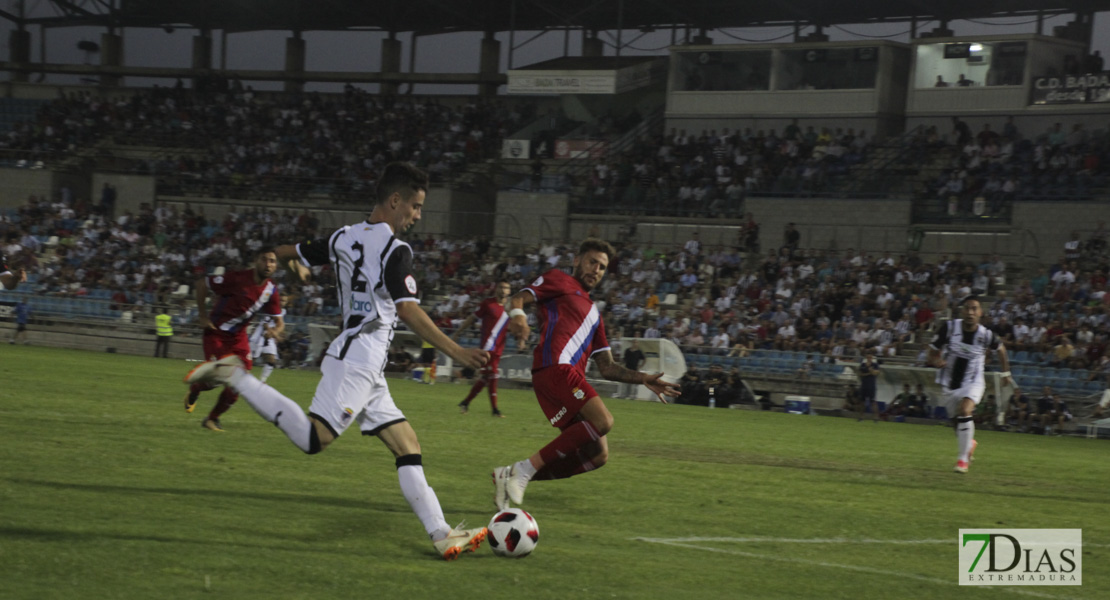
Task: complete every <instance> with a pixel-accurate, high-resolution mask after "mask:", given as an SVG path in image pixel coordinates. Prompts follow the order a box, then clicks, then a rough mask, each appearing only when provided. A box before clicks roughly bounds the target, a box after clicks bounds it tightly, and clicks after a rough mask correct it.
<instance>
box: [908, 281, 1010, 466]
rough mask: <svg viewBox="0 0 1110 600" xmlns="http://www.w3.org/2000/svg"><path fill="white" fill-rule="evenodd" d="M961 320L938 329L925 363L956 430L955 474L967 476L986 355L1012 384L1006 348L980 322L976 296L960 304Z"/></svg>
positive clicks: (983, 378)
mask: <svg viewBox="0 0 1110 600" xmlns="http://www.w3.org/2000/svg"><path fill="white" fill-rule="evenodd" d="M960 308H961V310H962V311H963V318H962V319H955V320H953V321H946V322H944V323H942V324H941V325H940V327H939V328H938V329H937V333H936V336H935V337H934V338H933V342H932V343H931V344H930V345H929V358H928V364H929V366H931V367H936V368H937V380H936V381H937V383H939V384H940V385H941V387H942V388H943V390H944V401H945V402H946V404H947V407H946V408H947V409H948V411H949V412H950V413H951V414H952V417H953V423H954V424H955V427H956V440H957V442H958V445H959V455H958V456H957V458H956V467H955V469H954V470H955V471H956V472H957V473H967V469H968V464H969V463H970V462H971V456H972V454H974V452H975V447H976V446H978V445H979V444H978V442H976V441H975V421H974V420H973V417H972V415H973V414H974V413H975V406H976V405H978V404H979V401H980V400H982V399H983V392H984V391H986V387H987V386H986V377H985V376H984V371H985V369H986V363H987V354H988V353H989V352H990V351H994V352H996V353H997V354H998V362H999V364H1000V365H1001V366H1002V372H1001V373H999V374H1000V375H1001V376H1002V385H1012V382H1011V380H1010V358H1009V356H1008V355H1007V354H1006V346H1004V345H1003V344H1002V340H1000V339H999V338H998V336H996V335H995V334H994V332H992V331H991V330H990V329H987V328H986V327H984V326H983V325H981V324H980V323H979V319H980V318H981V317H982V316H983V307H982V306H981V305H980V304H979V298H978V296H974V295H972V296H968V297H966V298H964V299H963V300H962V301H960Z"/></svg>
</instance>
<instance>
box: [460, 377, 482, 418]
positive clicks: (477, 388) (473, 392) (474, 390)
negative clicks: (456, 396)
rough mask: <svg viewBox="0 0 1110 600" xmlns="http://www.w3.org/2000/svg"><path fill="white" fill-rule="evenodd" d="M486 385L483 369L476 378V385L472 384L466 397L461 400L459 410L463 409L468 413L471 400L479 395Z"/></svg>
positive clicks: (463, 411)
mask: <svg viewBox="0 0 1110 600" xmlns="http://www.w3.org/2000/svg"><path fill="white" fill-rule="evenodd" d="M484 387H486V375H485V372H484V371H483V372H482V373H480V374H479V375H478V377H476V378H475V380H474V385H472V386H470V392H469V393H468V394H467V395H466V398H463V401H462V402H459V410H460V411H462V413H463V414H466V412H467V410H469V408H470V401H471V400H473V399H474V398H476V397H478V393H479V392H481V391H482V388H484Z"/></svg>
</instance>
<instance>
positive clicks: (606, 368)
mask: <svg viewBox="0 0 1110 600" xmlns="http://www.w3.org/2000/svg"><path fill="white" fill-rule="evenodd" d="M593 358H594V363H595V364H596V365H597V370H598V371H600V372H601V376H602V377H604V378H606V379H608V380H609V381H619V382H621V383H643V382H644V378H645V377H646V374H644V373H641V372H639V371H633V370H632V369H629V368H627V367H625V366H623V365H619V364H617V363H616V362H615V361H614V360H613V353H612V352H610V351H608V350H602V351H601V352H598V353H597V354H595V355H594V356H593Z"/></svg>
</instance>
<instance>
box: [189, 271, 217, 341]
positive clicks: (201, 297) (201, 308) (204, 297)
mask: <svg viewBox="0 0 1110 600" xmlns="http://www.w3.org/2000/svg"><path fill="white" fill-rule="evenodd" d="M193 297H194V298H195V299H196V301H197V325H200V328H201V329H215V328H216V326H215V325H213V324H212V320H211V319H209V318H208V278H207V277H200V278H198V279H197V281H196V283H195V284H193Z"/></svg>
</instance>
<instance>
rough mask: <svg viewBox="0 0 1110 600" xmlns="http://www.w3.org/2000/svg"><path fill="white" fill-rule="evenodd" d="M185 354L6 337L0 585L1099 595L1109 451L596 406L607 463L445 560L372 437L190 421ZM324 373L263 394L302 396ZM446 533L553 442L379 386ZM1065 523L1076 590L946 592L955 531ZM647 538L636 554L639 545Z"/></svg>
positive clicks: (403, 384)
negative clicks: (516, 534)
mask: <svg viewBox="0 0 1110 600" xmlns="http://www.w3.org/2000/svg"><path fill="white" fill-rule="evenodd" d="M189 366H190V365H189V364H188V363H185V362H182V361H171V360H155V359H149V358H142V357H132V356H118V355H109V354H94V353H86V352H77V351H68V350H57V349H47V348H37V347H23V346H9V345H7V344H3V345H0V465H3V471H2V473H0V597H2V598H5V599H36V600H39V599H44V598H79V599H101V598H141V599H147V598H235V599H244V598H266V599H274V598H431V599H444V600H445V599H449V598H450V599H456V598H506V599H518V598H557V599H566V598H591V599H592V598H624V599H639V598H667V599H685V598H691V599H703V598H712V599H720V598H783V599H797V598H815V599H816V598H820V599H832V598H844V599H852V600H856V599H859V598H882V599H891V598H945V599H947V598H956V597H960V598H964V597H966V598H1018V597H1024V596H1027V595H1029V594H1033V597H1046V598H1105V597H1107V594H1108V593H1110V575H1107V570H1106V566H1107V564H1108V562H1107V559H1108V558H1110V550H1108V546H1110V502H1108V500H1110V495H1108V491H1110V467H1108V461H1107V456H1108V453H1110V445H1108V444H1107V442H1106V441H1099V440H1087V439H1078V438H1069V437H1063V438H1047V437H1041V436H1032V435H1017V434H1009V433H996V432H980V433H979V434H978V439H979V440H980V447H979V450H978V456H977V458H978V460H977V461H976V462H975V463H974V464H973V466H972V470H971V473H970V474H968V475H966V476H961V475H957V474H955V473H952V472H951V468H952V465H953V464H954V462H955V457H954V452H955V445H956V444H955V440H954V436H953V434H952V431H951V429H948V428H946V427H940V426H931V427H930V426H914V425H905V424H895V423H878V424H873V423H870V422H863V423H857V422H856V421H855V420H854V419H835V418H824V417H807V416H796V415H786V414H770V413H758V412H750V411H732V410H723V409H716V410H709V409H705V408H697V407H687V406H663V405H659V404H648V403H638V402H630V401H623V400H609V401H608V405H609V407H610V409H611V410H612V412H613V414H614V416H615V419H616V425H615V428H614V430H613V432H612V433H611V434H610V436H609V437H610V451H611V459H610V463H609V464H608V465H607V466H605V468H603V469H601V470H600V471H598V472H596V473H589V474H586V475H583V476H580V477H575V478H572V479H569V480H563V481H557V482H537V483H535V484H533V485H532V486H530V487H529V489H528V496H527V497H526V498H525V504H524V508H525V509H526V510H528V511H529V512H531V513H532V514H533V515H535V517H536V519H537V521H538V522H539V525H540V534H541V535H540V543H539V547H538V548H537V549H536V552H535V553H534V554H533V555H532V556H530V557H528V558H525V559H523V560H508V559H502V558H498V557H496V556H494V555H493V553H492V552H490V551H489V550H488V547H486V546H483V548H482V549H481V550H480V551H479V552H477V553H474V554H467V555H464V556H463V557H462V558H461V559H460V560H458V561H455V562H452V563H446V562H443V561H441V560H439V559H438V557H437V556H436V555H435V554H434V553H433V551H432V546H431V543H430V542H428V540H427V538H426V536H425V534H424V530H423V528H422V527H421V525H420V522H419V521H418V520H417V519H416V517H415V516H414V515H413V514H412V513H411V511H410V510H409V507H408V504H407V503H406V502H405V500H404V498H403V497H402V496H401V493H400V490H399V488H398V486H397V478H396V473H395V469H394V466H393V460H392V458H391V457H390V456H389V453H388V451H387V450H386V449H385V447H384V446H382V445H381V443H380V442H378V441H377V440H376V439H370V438H365V437H361V436H358V435H353V434H348V435H345V436H343V437H342V438H341V439H339V440H337V441H336V442H335V443H334V444H333V445H332V446H331V447H330V448H329V449H328V450H326V451H325V452H323V453H322V454H320V455H318V456H306V455H304V454H302V453H301V452H300V451H298V450H297V449H296V448H295V447H294V446H293V445H292V444H291V443H289V441H288V440H286V439H285V437H284V436H283V435H282V434H281V433H280V432H279V431H277V430H276V429H275V428H274V427H273V426H272V425H270V424H269V423H266V422H264V421H263V420H262V419H261V418H259V417H258V416H257V415H256V414H255V413H254V411H252V410H251V409H250V407H249V406H248V405H247V404H246V402H245V401H240V402H239V403H238V404H237V405H236V406H235V407H234V408H233V409H232V410H231V412H229V413H228V414H227V415H226V416H225V417H224V419H223V423H224V427H225V429H226V431H225V432H224V433H222V434H221V433H214V432H209V431H206V430H204V429H202V428H201V427H200V426H199V424H200V421H201V419H202V418H203V416H204V414H205V413H206V411H207V410H208V409H209V408H210V407H211V406H212V404H213V402H214V401H215V395H216V394H215V392H210V393H208V394H205V395H203V396H202V397H201V400H200V402H199V404H198V409H197V412H195V413H194V414H192V415H187V414H185V413H184V411H183V410H182V405H181V399H182V396H183V394H184V392H185V386H184V385H182V384H181V377H182V376H183V375H184V374H185V372H186V371H187V370H188V368H189ZM318 377H319V375H318V374H317V373H313V372H298V371H280V370H279V371H277V372H275V373H274V375H273V377H272V378H271V383H272V384H273V385H274V386H275V387H277V388H278V389H280V390H282V391H283V392H284V393H285V394H286V395H288V396H290V397H292V398H295V399H296V400H297V401H299V402H301V403H302V405H304V406H307V405H308V402H309V400H310V398H311V395H312V391H313V389H314V388H315V384H316V381H317V378H318ZM391 387H392V389H393V394H394V396H395V398H396V399H397V402H398V404H399V405H400V407H401V408H402V410H404V411H405V413H406V415H407V416H408V418H409V420H410V421H411V422H412V423H413V426H414V427H415V429H416V431H417V433H418V434H419V436H420V441H421V444H422V446H423V454H424V465H425V470H426V472H427V475H428V481H429V483H431V485H432V486H433V487H434V488H435V490H436V493H437V494H438V496H439V499H440V502H441V503H442V505H443V508H444V512H445V513H446V515H447V518H448V520H449V521H451V523H452V524H454V523H456V522H457V521H460V520H463V519H465V520H467V521H468V522H469V523H471V524H472V525H475V524H484V523H485V522H486V520H488V519H489V518H490V516H491V515H492V514H493V513H494V512H495V511H494V510H493V506H492V493H493V487H492V484H491V483H490V477H489V472H490V469H491V468H492V467H494V466H497V465H502V464H508V463H509V462H511V461H514V460H518V459H520V458H523V457H525V456H527V455H529V454H530V453H532V452H533V451H535V450H536V449H538V448H539V447H541V446H542V445H543V444H545V443H546V442H547V441H548V440H550V439H551V438H552V437H553V436H554V433H555V430H553V429H552V428H551V427H548V426H547V425H546V423H545V420H544V418H543V416H542V413H541V412H540V410H539V408H538V406H537V405H536V403H535V400H534V398H533V396H532V394H531V392H530V391H524V390H503V391H502V392H501V394H500V396H501V406H502V410H503V411H504V412H505V414H506V415H507V417H508V418H506V419H492V418H490V417H489V413H488V402H487V400H486V397H485V395H484V394H483V395H482V396H480V397H479V398H478V399H477V400H476V401H475V402H474V404H473V405H472V406H473V408H472V410H471V412H470V414H468V415H460V414H458V411H457V409H456V407H455V404H456V403H457V402H458V401H459V400H461V399H462V397H463V395H464V394H465V393H466V391H467V388H466V387H465V386H463V385H450V384H440V385H436V386H434V387H429V386H421V385H418V384H415V383H413V382H409V381H396V380H395V381H393V382H391ZM983 527H1006V528H1082V529H1083V541H1084V553H1083V559H1084V561H1083V562H1084V566H1085V569H1084V578H1083V579H1084V585H1083V586H1082V587H1057V588H1047V587H1027V588H1016V587H998V588H972V587H959V586H958V585H957V530H958V529H960V528H983ZM643 538H648V539H651V540H654V541H645V539H643Z"/></svg>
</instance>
